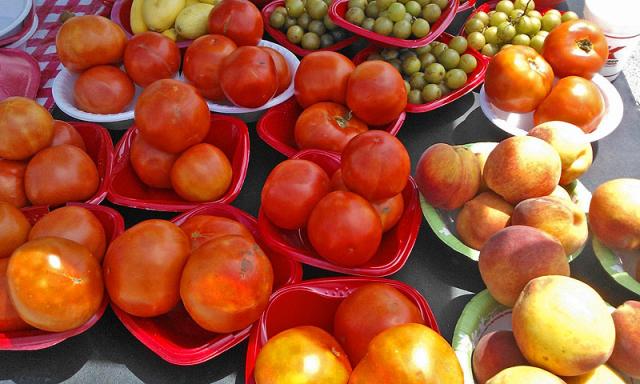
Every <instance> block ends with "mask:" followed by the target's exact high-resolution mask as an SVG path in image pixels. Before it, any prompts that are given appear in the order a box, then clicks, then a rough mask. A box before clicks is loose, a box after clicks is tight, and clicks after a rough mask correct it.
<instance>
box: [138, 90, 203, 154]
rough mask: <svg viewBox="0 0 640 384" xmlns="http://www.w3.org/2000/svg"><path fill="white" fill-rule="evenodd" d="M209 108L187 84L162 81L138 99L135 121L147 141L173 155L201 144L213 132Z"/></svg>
mask: <svg viewBox="0 0 640 384" xmlns="http://www.w3.org/2000/svg"><path fill="white" fill-rule="evenodd" d="M210 119H211V115H210V113H209V107H207V103H206V102H205V101H204V99H203V98H202V97H201V96H200V95H199V94H198V92H197V91H196V89H195V88H194V87H192V86H190V85H188V84H185V83H183V82H180V81H177V80H172V79H162V80H158V81H156V82H155V83H153V84H151V85H150V86H148V87H147V88H145V90H144V91H143V92H142V94H141V95H140V97H139V98H138V102H137V103H136V109H135V121H136V125H137V127H138V129H139V130H140V134H141V135H142V138H143V139H145V141H146V142H147V143H149V144H151V145H153V146H154V147H156V148H158V149H160V150H162V151H165V152H169V153H178V152H182V151H184V150H185V149H187V148H189V147H191V146H192V145H195V144H198V143H200V142H201V141H202V140H203V139H204V138H205V137H206V136H207V133H209V127H210Z"/></svg>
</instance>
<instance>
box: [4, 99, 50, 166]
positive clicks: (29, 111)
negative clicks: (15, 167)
mask: <svg viewBox="0 0 640 384" xmlns="http://www.w3.org/2000/svg"><path fill="white" fill-rule="evenodd" d="M0 138H1V139H0V158H4V159H7V160H26V159H28V158H29V157H31V156H33V155H34V154H35V153H36V152H38V151H39V150H41V149H43V148H45V147H48V146H49V145H50V144H51V140H52V139H53V118H52V117H51V114H50V113H49V111H47V110H46V109H44V108H43V107H42V106H40V104H38V103H36V102H35V101H33V100H31V99H27V98H26V97H19V96H15V97H9V98H7V99H4V100H2V101H0Z"/></svg>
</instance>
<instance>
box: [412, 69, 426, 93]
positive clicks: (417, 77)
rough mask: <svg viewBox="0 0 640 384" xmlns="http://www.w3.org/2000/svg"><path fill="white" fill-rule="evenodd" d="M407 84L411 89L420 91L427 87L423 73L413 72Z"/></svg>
mask: <svg viewBox="0 0 640 384" xmlns="http://www.w3.org/2000/svg"><path fill="white" fill-rule="evenodd" d="M409 84H410V85H411V89H419V90H422V89H423V88H424V87H425V86H426V85H427V81H426V80H425V79H424V73H422V72H414V73H413V74H412V75H411V77H409Z"/></svg>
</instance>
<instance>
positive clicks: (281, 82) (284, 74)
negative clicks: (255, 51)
mask: <svg viewBox="0 0 640 384" xmlns="http://www.w3.org/2000/svg"><path fill="white" fill-rule="evenodd" d="M260 48H262V49H263V50H265V51H266V52H267V53H268V54H269V55H271V59H272V60H273V63H274V64H275V65H276V75H277V76H278V90H277V91H276V95H279V94H281V93H282V92H284V91H285V90H286V89H287V88H289V84H291V71H289V64H287V60H285V58H284V56H282V54H281V53H280V52H278V51H276V50H275V49H273V48H271V47H260Z"/></svg>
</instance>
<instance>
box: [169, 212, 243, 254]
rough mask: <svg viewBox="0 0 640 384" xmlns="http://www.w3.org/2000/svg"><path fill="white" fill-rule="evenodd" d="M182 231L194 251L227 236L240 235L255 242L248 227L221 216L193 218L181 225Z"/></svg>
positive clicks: (198, 216)
mask: <svg viewBox="0 0 640 384" xmlns="http://www.w3.org/2000/svg"><path fill="white" fill-rule="evenodd" d="M180 229H182V230H183V231H184V233H186V234H187V236H189V239H190V240H191V250H192V251H194V250H196V249H198V248H200V246H201V245H203V244H205V243H208V242H209V241H211V240H214V239H217V238H218V237H222V236H227V235H238V236H242V237H244V238H245V239H247V240H249V241H255V240H254V238H253V235H251V232H250V231H249V230H248V229H247V227H245V226H244V225H242V224H240V223H239V222H237V221H235V220H231V219H228V218H226V217H221V216H211V215H197V216H192V217H190V218H188V219H187V220H186V221H185V222H184V223H182V225H180Z"/></svg>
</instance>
